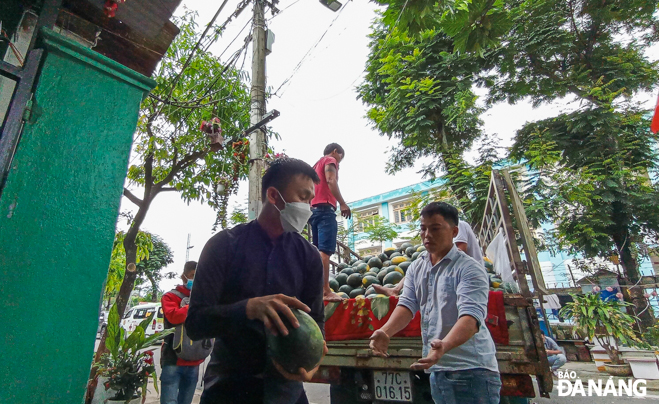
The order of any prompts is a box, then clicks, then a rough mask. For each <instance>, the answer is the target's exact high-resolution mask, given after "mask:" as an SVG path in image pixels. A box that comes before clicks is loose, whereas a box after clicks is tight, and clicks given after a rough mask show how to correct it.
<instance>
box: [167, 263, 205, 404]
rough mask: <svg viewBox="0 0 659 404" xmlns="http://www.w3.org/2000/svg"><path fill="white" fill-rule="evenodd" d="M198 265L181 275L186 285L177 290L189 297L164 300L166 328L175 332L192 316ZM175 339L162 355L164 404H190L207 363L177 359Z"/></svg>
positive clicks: (169, 296)
mask: <svg viewBox="0 0 659 404" xmlns="http://www.w3.org/2000/svg"><path fill="white" fill-rule="evenodd" d="M196 271H197V263H196V262H195V261H188V262H186V263H185V266H184V267H183V275H181V280H182V281H183V284H182V285H178V286H177V287H176V290H177V291H178V292H180V293H181V294H183V295H185V296H186V297H185V298H183V299H181V298H180V297H179V296H177V295H175V294H174V293H171V292H167V293H165V294H164V295H163V296H162V299H161V303H162V312H163V315H164V317H165V319H164V320H165V328H172V327H174V326H176V325H178V324H182V323H184V322H185V318H186V317H187V316H188V303H189V301H190V290H191V289H192V283H193V281H194V276H195V272H196ZM184 300H185V302H184V304H183V305H181V303H182V302H183V301H184ZM173 343H174V335H173V334H170V335H168V336H167V337H165V340H164V342H163V344H162V350H161V355H160V366H161V367H162V374H161V375H160V386H161V387H160V389H161V391H160V404H190V403H192V399H193V398H194V391H195V388H196V387H197V379H198V378H199V364H201V363H202V362H203V361H204V360H203V359H202V360H199V361H185V360H183V359H179V358H178V357H177V356H176V352H174V349H173V348H172V345H173Z"/></svg>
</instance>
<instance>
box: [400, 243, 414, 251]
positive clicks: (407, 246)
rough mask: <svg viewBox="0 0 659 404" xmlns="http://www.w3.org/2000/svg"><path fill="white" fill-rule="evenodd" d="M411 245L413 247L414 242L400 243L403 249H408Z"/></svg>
mask: <svg viewBox="0 0 659 404" xmlns="http://www.w3.org/2000/svg"><path fill="white" fill-rule="evenodd" d="M410 247H412V243H403V244H401V245H400V249H401V250H403V251H405V250H407V249H408V248H410Z"/></svg>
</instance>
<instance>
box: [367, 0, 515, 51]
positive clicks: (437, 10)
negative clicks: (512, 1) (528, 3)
mask: <svg viewBox="0 0 659 404" xmlns="http://www.w3.org/2000/svg"><path fill="white" fill-rule="evenodd" d="M377 2H378V3H379V4H386V5H387V6H388V7H387V8H386V10H385V11H384V13H383V22H384V24H386V25H387V26H388V27H390V28H393V27H399V28H400V29H401V30H404V31H406V32H409V33H410V34H412V35H419V34H421V33H422V32H423V31H425V30H430V29H435V30H438V31H440V30H441V31H442V33H443V34H445V35H447V36H448V37H450V38H452V40H453V41H454V42H455V48H454V49H455V51H456V52H461V53H462V52H476V53H482V52H483V51H484V50H485V49H487V48H488V47H490V46H495V45H497V44H498V43H499V38H500V37H501V36H502V35H504V34H506V33H507V32H508V30H509V29H510V26H511V24H512V21H511V18H510V15H509V14H510V11H509V10H508V9H507V7H506V3H505V2H504V1H502V0H454V1H434V0H433V1H429V0H420V1H407V0H377Z"/></svg>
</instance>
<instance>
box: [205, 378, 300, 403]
mask: <svg viewBox="0 0 659 404" xmlns="http://www.w3.org/2000/svg"><path fill="white" fill-rule="evenodd" d="M201 404H309V401H308V400H307V395H306V394H305V392H304V387H303V385H302V383H301V382H294V381H286V380H282V379H280V378H276V377H270V378H265V379H263V378H256V377H237V376H229V377H221V378H220V379H219V380H217V381H215V382H214V383H213V385H212V386H208V385H207V386H206V389H205V390H204V393H203V394H202V396H201Z"/></svg>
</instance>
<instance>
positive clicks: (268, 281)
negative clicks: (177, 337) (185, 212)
mask: <svg viewBox="0 0 659 404" xmlns="http://www.w3.org/2000/svg"><path fill="white" fill-rule="evenodd" d="M318 181H319V179H318V175H317V174H316V172H315V171H314V170H313V168H311V167H310V166H309V165H308V164H307V163H305V162H303V161H300V160H296V159H289V158H286V159H280V160H276V161H275V162H273V163H272V164H271V166H270V168H268V170H267V171H266V173H265V175H264V176H263V180H262V187H263V189H262V195H261V197H262V200H263V209H262V211H261V214H260V215H259V217H258V219H257V220H254V221H252V222H250V223H246V224H242V225H239V226H236V227H234V228H233V229H229V230H224V231H222V232H220V233H218V234H217V235H215V236H213V237H212V238H211V239H210V240H209V241H208V242H207V243H206V246H205V247H204V249H203V251H202V253H201V257H200V258H199V265H198V267H197V276H196V280H195V283H194V288H193V290H192V297H191V301H190V310H189V312H188V318H187V320H186V323H185V325H186V329H187V331H188V335H189V336H190V338H192V339H194V340H198V339H204V338H215V346H214V349H213V353H212V355H211V361H210V363H209V364H208V367H207V369H206V374H205V375H204V393H203V395H202V398H201V403H202V404H211V403H212V404H263V403H267V404H296V403H298V404H302V403H307V399H306V395H305V393H304V389H303V387H302V381H308V380H310V379H311V377H312V376H313V374H314V373H315V371H316V370H317V368H316V369H314V370H312V371H311V372H306V371H305V370H304V369H300V371H299V374H296V375H291V374H286V375H283V376H282V374H281V373H279V372H277V371H276V370H275V366H274V364H273V362H272V360H271V359H270V358H268V356H267V349H266V334H265V333H266V332H269V333H272V334H275V335H277V334H280V333H281V334H283V335H286V334H288V330H287V328H286V326H285V325H284V323H283V322H282V319H281V317H285V318H286V319H288V321H289V322H290V323H291V324H293V327H299V324H298V322H297V319H296V318H295V316H294V314H293V312H292V311H291V309H290V308H297V309H300V310H304V311H306V312H309V314H310V315H311V316H312V317H313V318H314V320H316V322H317V323H318V325H319V326H320V329H321V330H323V327H324V314H323V309H324V306H323V265H322V262H321V259H320V255H319V253H318V250H317V249H316V248H315V247H314V246H313V245H311V244H310V243H309V242H307V241H306V240H305V239H304V238H303V237H302V236H301V235H300V234H299V232H300V231H301V230H302V228H303V227H304V225H305V224H306V223H307V220H308V219H309V217H310V216H311V209H310V204H309V203H310V202H311V200H312V199H313V196H314V183H318Z"/></svg>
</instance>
